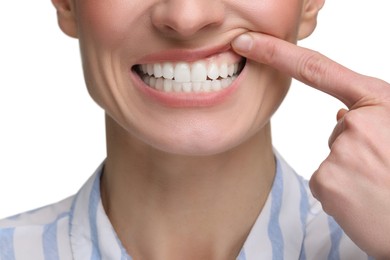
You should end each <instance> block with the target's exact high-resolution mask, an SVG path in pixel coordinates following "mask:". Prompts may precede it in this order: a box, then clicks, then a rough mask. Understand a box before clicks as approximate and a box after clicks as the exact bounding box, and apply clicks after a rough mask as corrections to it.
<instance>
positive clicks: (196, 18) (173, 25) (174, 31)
mask: <svg viewBox="0 0 390 260" xmlns="http://www.w3.org/2000/svg"><path fill="white" fill-rule="evenodd" d="M224 18H225V11H224V6H223V4H222V2H221V1H220V0H166V1H162V2H161V3H159V4H157V5H156V6H155V7H154V9H153V12H152V23H153V26H154V27H155V28H157V29H158V30H159V31H161V32H162V33H164V34H165V35H167V36H170V37H181V38H189V37H191V36H194V35H196V34H197V33H199V32H200V31H205V30H210V29H212V28H215V27H218V26H220V25H221V24H222V23H223V20H224Z"/></svg>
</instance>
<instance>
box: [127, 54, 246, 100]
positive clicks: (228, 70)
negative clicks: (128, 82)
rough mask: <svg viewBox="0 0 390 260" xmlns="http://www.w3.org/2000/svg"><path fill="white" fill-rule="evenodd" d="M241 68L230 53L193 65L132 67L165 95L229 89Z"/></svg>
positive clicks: (186, 63)
mask: <svg viewBox="0 0 390 260" xmlns="http://www.w3.org/2000/svg"><path fill="white" fill-rule="evenodd" d="M244 65H245V59H244V58H242V57H240V56H238V55H236V54H232V53H228V54H226V53H225V54H223V55H222V54H221V55H216V56H213V57H211V58H206V59H202V60H197V61H194V62H182V61H179V62H159V63H147V64H140V65H136V66H135V67H134V70H135V71H136V72H137V74H138V75H139V77H140V78H141V79H142V80H143V81H144V83H145V84H146V85H147V86H149V87H151V88H153V89H155V90H158V91H161V92H165V93H171V92H176V93H202V92H205V93H207V92H217V91H220V90H223V89H225V88H229V87H230V86H231V85H232V83H233V82H234V80H235V79H236V78H237V76H238V75H239V74H240V72H241V71H242V69H243V67H244Z"/></svg>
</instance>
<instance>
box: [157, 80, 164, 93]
mask: <svg viewBox="0 0 390 260" xmlns="http://www.w3.org/2000/svg"><path fill="white" fill-rule="evenodd" d="M156 89H157V90H164V79H163V78H158V79H157V81H156Z"/></svg>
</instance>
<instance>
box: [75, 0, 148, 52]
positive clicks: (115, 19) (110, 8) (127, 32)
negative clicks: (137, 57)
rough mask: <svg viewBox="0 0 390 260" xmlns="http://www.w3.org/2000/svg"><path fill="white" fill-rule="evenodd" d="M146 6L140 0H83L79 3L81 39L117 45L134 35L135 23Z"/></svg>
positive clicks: (105, 44) (106, 44)
mask: <svg viewBox="0 0 390 260" xmlns="http://www.w3.org/2000/svg"><path fill="white" fill-rule="evenodd" d="M145 2H147V0H145ZM146 8H147V5H146V4H143V5H141V4H140V0H132V1H123V0H111V1H96V0H81V1H79V2H78V5H77V12H78V15H77V17H78V18H79V21H78V25H79V28H78V29H79V31H80V35H81V39H80V40H83V38H84V40H87V39H88V38H89V39H88V40H93V41H94V44H96V43H99V44H100V45H104V46H115V45H117V44H119V43H120V42H121V41H123V39H126V38H130V37H131V36H132V29H134V26H135V24H134V23H135V22H136V21H137V20H139V19H140V16H141V14H142V13H143V12H144V10H145V9H146ZM86 38H87V39H86Z"/></svg>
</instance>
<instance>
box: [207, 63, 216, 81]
mask: <svg viewBox="0 0 390 260" xmlns="http://www.w3.org/2000/svg"><path fill="white" fill-rule="evenodd" d="M207 76H208V77H209V78H210V79H217V78H218V77H219V69H218V66H217V64H215V63H211V64H210V66H209V69H208V71H207Z"/></svg>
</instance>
